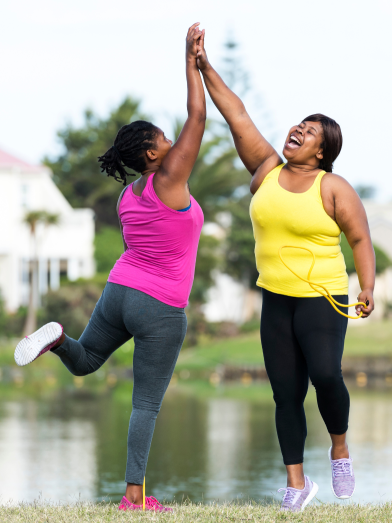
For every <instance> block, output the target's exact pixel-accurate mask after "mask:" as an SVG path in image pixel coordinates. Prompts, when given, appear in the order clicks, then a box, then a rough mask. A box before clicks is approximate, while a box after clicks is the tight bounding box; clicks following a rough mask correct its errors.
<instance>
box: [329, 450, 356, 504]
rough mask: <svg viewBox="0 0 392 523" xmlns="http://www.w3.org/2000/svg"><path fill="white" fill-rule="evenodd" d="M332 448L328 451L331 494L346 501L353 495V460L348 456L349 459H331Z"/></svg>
mask: <svg viewBox="0 0 392 523" xmlns="http://www.w3.org/2000/svg"><path fill="white" fill-rule="evenodd" d="M331 451H332V447H330V449H329V451H328V457H329V461H330V463H331V472H332V481H331V488H332V492H333V493H334V494H335V496H336V497H337V498H339V499H348V498H351V496H352V495H353V494H354V490H355V477H354V472H353V460H352V459H351V456H350V454H349V458H348V459H347V458H343V459H332V457H331Z"/></svg>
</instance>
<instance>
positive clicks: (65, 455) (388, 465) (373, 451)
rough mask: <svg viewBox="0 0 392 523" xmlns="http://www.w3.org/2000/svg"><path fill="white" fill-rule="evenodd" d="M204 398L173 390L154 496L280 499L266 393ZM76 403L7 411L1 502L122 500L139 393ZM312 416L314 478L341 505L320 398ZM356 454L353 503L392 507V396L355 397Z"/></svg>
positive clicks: (160, 425)
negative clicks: (332, 486) (132, 415)
mask: <svg viewBox="0 0 392 523" xmlns="http://www.w3.org/2000/svg"><path fill="white" fill-rule="evenodd" d="M205 387H207V386H205ZM203 390H204V389H203ZM205 392H206V391H205V390H204V392H203V394H200V393H198V394H192V393H190V391H189V390H186V389H185V390H183V389H181V388H179V387H177V388H174V389H172V390H169V392H168V394H167V396H166V398H165V401H164V404H163V407H162V411H161V413H160V415H159V417H158V420H157V425H156V432H155V436H154V440H153V445H152V449H151V454H150V459H149V463H148V469H147V485H148V492H151V493H153V494H154V495H156V496H157V497H161V498H166V499H168V500H172V499H176V500H177V501H181V500H182V499H183V498H184V497H189V498H190V499H192V500H194V501H200V500H204V501H206V502H207V501H211V500H218V499H219V500H233V499H244V500H246V499H248V498H251V499H256V500H260V499H266V498H267V499H271V498H272V497H276V499H278V498H279V497H278V496H276V489H278V488H279V487H282V486H284V484H285V476H284V466H283V463H282V458H281V455H280V451H279V446H278V442H277V438H276V434H275V427H274V405H273V401H272V398H271V394H270V393H269V389H268V385H267V386H260V387H259V388H256V387H253V388H251V389H249V397H246V395H245V396H244V394H241V398H242V399H235V395H236V394H235V393H233V391H230V390H229V391H227V390H226V391H225V390H219V391H216V392H215V393H214V392H212V391H208V394H207V397H206V394H205ZM78 394H79V395H78V396H77V397H75V396H74V395H64V394H59V395H58V396H56V397H51V398H45V399H43V398H40V399H31V398H30V399H18V400H16V399H13V398H12V400H3V401H2V402H0V478H1V486H0V495H1V502H3V503H4V502H7V501H8V500H9V499H12V500H14V501H15V502H17V501H33V500H34V499H36V498H37V497H38V496H39V494H40V492H42V496H43V498H45V499H51V500H53V501H57V502H58V501H62V502H69V501H75V500H77V499H79V497H80V499H82V500H99V499H109V498H110V499H112V500H115V501H117V500H118V499H119V498H120V497H121V496H122V494H123V491H124V482H123V478H124V472H125V470H124V469H125V458H126V436H127V430H128V422H129V416H130V413H131V401H130V398H131V385H130V384H129V383H125V384H121V383H120V384H118V386H117V387H116V388H115V389H114V391H113V392H111V393H110V394H107V395H96V396H92V395H91V396H90V395H88V394H84V395H82V394H81V393H80V392H78ZM227 396H234V398H233V397H227ZM306 411H307V417H308V440H307V447H306V467H305V468H306V472H307V473H308V474H309V475H310V476H311V477H312V479H314V480H315V481H316V482H317V483H318V484H319V486H320V492H319V496H318V497H319V499H321V500H322V501H335V498H334V497H333V495H332V493H331V490H330V469H329V462H328V458H327V451H328V446H329V442H328V435H327V433H326V430H325V427H324V425H323V422H322V420H321V417H320V415H319V413H318V409H317V405H316V401H315V397H314V394H313V393H311V394H310V395H309V399H308V400H307V405H306ZM350 446H351V452H352V454H353V457H354V459H355V473H356V477H357V484H358V486H357V491H356V494H355V501H357V502H378V501H386V500H391V499H392V477H391V475H390V470H392V402H391V393H390V392H388V391H385V392H382V391H380V392H368V393H366V391H363V390H361V391H352V408H351V419H350Z"/></svg>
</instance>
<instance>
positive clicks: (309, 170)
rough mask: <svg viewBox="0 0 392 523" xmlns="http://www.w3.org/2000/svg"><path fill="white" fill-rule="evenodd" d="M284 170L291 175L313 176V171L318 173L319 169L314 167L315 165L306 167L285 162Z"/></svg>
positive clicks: (305, 165)
mask: <svg viewBox="0 0 392 523" xmlns="http://www.w3.org/2000/svg"><path fill="white" fill-rule="evenodd" d="M285 168H286V169H287V170H288V171H290V172H292V173H293V174H298V175H301V174H302V175H307V174H309V175H313V174H315V171H320V170H321V169H320V168H319V167H318V166H316V165H307V164H303V165H301V164H296V163H291V162H287V163H286V166H285Z"/></svg>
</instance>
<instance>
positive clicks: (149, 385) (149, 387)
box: [15, 24, 206, 511]
mask: <svg viewBox="0 0 392 523" xmlns="http://www.w3.org/2000/svg"><path fill="white" fill-rule="evenodd" d="M198 26H199V24H194V25H193V26H192V27H190V28H189V30H188V35H187V39H186V79H187V84H188V103H187V108H188V118H187V120H186V122H185V125H184V128H183V129H182V131H181V134H180V136H179V138H178V140H177V142H176V143H175V144H174V145H173V144H172V142H171V141H170V140H169V139H168V138H166V136H165V134H164V133H163V131H162V130H161V129H159V128H158V127H156V126H155V125H153V124H152V123H149V122H145V121H137V122H133V123H130V124H129V125H125V126H124V127H122V128H121V129H120V130H119V132H118V134H117V136H116V139H115V141H114V145H113V146H112V147H110V149H109V150H108V151H107V152H106V153H105V154H104V155H103V156H101V157H99V161H100V162H101V168H102V172H106V173H107V175H108V176H113V177H114V178H115V179H116V180H117V181H120V182H123V184H124V185H126V176H129V175H130V173H128V172H127V171H126V169H125V167H128V168H130V169H133V170H134V171H136V172H139V173H141V176H140V178H138V179H137V180H136V181H135V182H133V183H132V184H131V185H129V186H128V187H126V188H125V189H124V190H123V192H122V193H121V195H120V198H119V202H118V206H117V211H118V215H119V220H120V227H121V232H122V236H123V242H124V254H123V255H122V256H121V257H120V259H119V260H118V261H117V262H116V264H115V266H114V267H113V270H112V271H111V273H110V275H109V279H108V283H107V285H106V287H105V289H104V291H103V293H102V296H101V298H100V299H99V301H98V303H97V305H96V307H95V309H94V312H93V315H92V317H91V319H90V321H89V324H88V325H87V327H86V329H85V331H84V332H83V334H82V336H81V338H80V339H79V340H78V341H77V340H73V339H71V338H69V337H68V336H66V335H65V334H64V332H63V327H62V326H61V325H60V324H59V323H57V322H55V321H53V322H51V323H49V324H47V325H44V327H42V328H41V329H40V330H39V331H37V332H35V333H34V334H32V335H31V336H28V337H26V338H25V339H24V340H22V341H21V342H20V343H19V344H18V346H17V348H16V351H15V360H16V362H17V363H18V365H26V364H28V363H30V362H32V361H33V360H34V359H36V358H37V357H38V356H41V355H42V354H44V353H45V352H46V351H48V350H52V351H53V352H54V353H55V354H57V355H58V356H59V357H60V359H61V361H62V362H63V363H64V365H65V366H66V367H67V368H68V370H69V371H70V372H72V373H73V374H74V375H77V376H84V375H86V374H90V373H92V372H95V371H96V370H97V369H99V368H100V367H101V366H102V365H103V364H104V363H105V361H106V360H107V359H108V358H109V356H110V355H111V354H112V353H113V352H114V351H115V350H117V349H118V348H119V347H121V346H122V345H123V344H124V343H125V342H126V341H128V340H130V339H131V338H132V337H133V338H134V340H135V352H134V356H133V375H134V386H133V394H132V407H133V408H132V415H131V420H130V424H129V432H128V457H127V466H126V475H125V481H126V482H127V486H126V491H125V496H124V497H123V499H122V501H121V504H120V506H119V508H120V509H121V510H134V509H136V510H140V509H141V508H142V502H143V489H142V485H143V480H144V476H145V470H146V466H147V458H148V454H149V450H150V445H151V440H152V436H153V432H154V426H155V420H156V417H157V414H158V412H159V410H160V407H161V403H162V400H163V397H164V394H165V392H166V389H167V387H168V385H169V382H170V380H171V377H172V374H173V371H174V367H175V364H176V361H177V357H178V354H179V352H180V349H181V346H182V343H183V341H184V337H185V333H186V325H187V321H186V316H185V312H184V307H185V306H186V305H187V304H188V299H189V294H190V291H191V288H192V283H193V277H194V272H195V264H196V254H197V247H198V243H199V238H200V232H201V228H202V225H203V212H202V210H201V208H200V206H199V204H198V203H197V202H196V200H195V199H194V198H192V196H191V195H190V193H189V186H188V178H189V176H190V174H191V171H192V169H193V166H194V163H195V161H196V158H197V155H198V153H199V149H200V144H201V140H202V137H203V133H204V128H205V119H206V104H205V96H204V89H203V84H202V81H201V77H200V73H199V70H198V68H197V64H196V52H197V42H198V41H199V40H200V38H201V36H202V35H203V33H204V31H203V32H201V31H200V30H199V27H198ZM145 501H146V509H148V510H158V511H168V510H171V509H169V508H167V507H163V506H162V505H161V504H160V503H159V502H158V501H157V500H156V499H155V498H153V497H147V498H146V499H145Z"/></svg>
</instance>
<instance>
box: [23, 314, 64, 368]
mask: <svg viewBox="0 0 392 523" xmlns="http://www.w3.org/2000/svg"><path fill="white" fill-rule="evenodd" d="M62 334H63V326H62V325H60V323H56V322H54V321H52V322H51V323H47V324H46V325H44V326H43V327H41V328H40V329H38V330H37V331H35V332H34V333H33V334H31V335H30V336H26V337H25V338H24V339H23V340H22V341H20V342H19V343H18V345H17V346H16V349H15V355H14V358H15V361H16V363H17V365H19V366H20V367H23V365H27V364H28V363H31V362H32V361H34V360H36V359H37V358H38V356H41V355H42V354H45V352H47V351H48V350H50V349H51V348H52V347H54V345H56V343H57V342H58V341H59V339H60V338H61V335H62Z"/></svg>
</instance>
